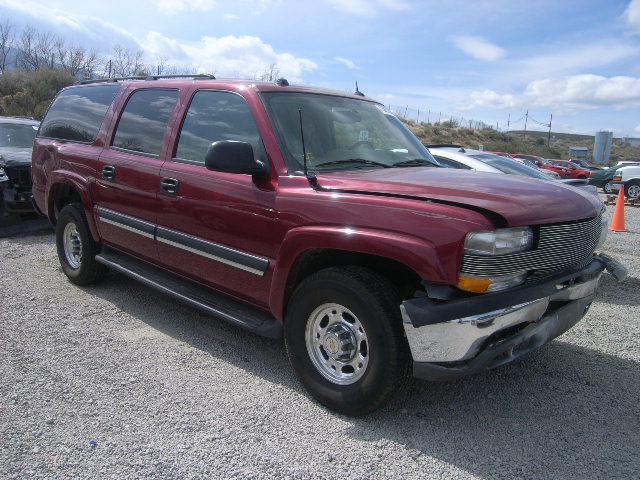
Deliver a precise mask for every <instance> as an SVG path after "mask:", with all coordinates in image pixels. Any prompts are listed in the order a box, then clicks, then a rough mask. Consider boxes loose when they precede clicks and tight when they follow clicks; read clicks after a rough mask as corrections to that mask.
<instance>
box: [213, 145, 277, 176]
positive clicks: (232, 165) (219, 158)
mask: <svg viewBox="0 0 640 480" xmlns="http://www.w3.org/2000/svg"><path fill="white" fill-rule="evenodd" d="M204 165H205V167H207V169H209V170H214V171H216V172H225V173H242V174H246V175H266V174H267V173H269V169H268V167H267V166H266V165H265V164H264V163H262V162H261V161H259V160H256V159H255V158H254V155H253V147H252V146H251V144H250V143H247V142H238V141H235V140H221V141H219V142H214V143H212V144H211V146H210V147H209V149H208V150H207V154H206V156H205V159H204Z"/></svg>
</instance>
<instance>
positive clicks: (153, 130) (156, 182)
mask: <svg viewBox="0 0 640 480" xmlns="http://www.w3.org/2000/svg"><path fill="white" fill-rule="evenodd" d="M178 95H179V91H178V90H177V89H169V88H144V89H136V90H133V91H132V92H131V93H130V95H129V97H128V99H127V102H126V105H125V107H124V109H123V110H122V113H121V115H120V118H119V119H118V123H117V127H116V128H115V133H114V134H113V136H112V138H111V139H110V145H109V146H108V147H107V148H105V149H104V150H103V152H102V154H101V155H100V169H99V171H98V172H97V177H98V178H97V179H96V184H95V192H94V199H95V203H96V205H97V217H98V222H97V224H98V229H99V231H100V235H101V237H102V239H103V241H104V242H105V243H107V244H110V245H112V246H116V247H118V248H120V249H122V250H125V251H127V252H129V253H132V254H135V255H137V256H141V257H144V258H146V259H157V249H156V244H155V239H154V232H155V222H156V211H157V197H158V190H159V186H160V168H161V166H162V162H163V154H164V152H165V151H166V143H165V138H168V135H167V130H168V128H167V125H168V123H169V119H170V118H171V115H172V112H173V109H174V107H175V105H176V103H177V99H178Z"/></svg>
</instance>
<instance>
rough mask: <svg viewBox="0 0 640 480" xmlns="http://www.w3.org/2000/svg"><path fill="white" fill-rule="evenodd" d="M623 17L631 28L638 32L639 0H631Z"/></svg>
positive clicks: (639, 22)
mask: <svg viewBox="0 0 640 480" xmlns="http://www.w3.org/2000/svg"><path fill="white" fill-rule="evenodd" d="M623 17H624V19H625V20H626V21H627V23H628V24H629V25H630V26H631V28H633V29H634V30H636V31H638V32H640V0H631V2H630V3H629V6H628V7H627V9H626V10H625V12H624V14H623Z"/></svg>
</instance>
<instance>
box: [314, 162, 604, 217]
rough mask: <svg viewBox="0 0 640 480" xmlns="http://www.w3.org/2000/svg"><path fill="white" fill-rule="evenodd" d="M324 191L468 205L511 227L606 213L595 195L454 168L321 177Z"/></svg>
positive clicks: (557, 184) (557, 186) (540, 182)
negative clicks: (482, 210)
mask: <svg viewBox="0 0 640 480" xmlns="http://www.w3.org/2000/svg"><path fill="white" fill-rule="evenodd" d="M317 178H318V183H319V185H320V186H321V187H322V188H323V189H327V190H343V191H352V192H362V193H379V194H384V195H399V196H405V197H415V198H422V199H425V200H435V201H441V202H446V203H455V204H462V205H468V206H472V207H475V208H481V209H484V210H489V211H491V212H494V213H497V214H499V215H501V216H502V217H503V218H504V219H506V220H507V222H508V224H509V225H511V226H520V225H537V224H544V223H556V222H567V221H571V220H579V219H583V218H591V217H594V216H596V215H597V214H598V213H600V210H601V209H602V202H600V200H599V199H598V198H596V196H595V195H592V194H591V193H585V192H582V191H580V190H579V189H576V188H572V187H566V186H563V185H562V184H561V183H559V182H554V181H545V180H535V179H530V178H525V177H519V176H517V175H507V174H503V173H484V172H477V171H473V172H472V171H467V170H457V169H452V168H388V169H386V168H385V169H376V170H352V171H349V172H332V173H322V172H318V173H317Z"/></svg>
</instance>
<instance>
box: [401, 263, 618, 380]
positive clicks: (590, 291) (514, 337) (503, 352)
mask: <svg viewBox="0 0 640 480" xmlns="http://www.w3.org/2000/svg"><path fill="white" fill-rule="evenodd" d="M605 269H607V270H608V271H609V272H610V273H611V274H612V275H613V276H614V277H615V278H616V279H618V280H622V279H624V277H625V276H626V274H627V270H626V268H625V267H624V266H622V265H621V264H620V263H619V262H617V261H615V260H614V259H612V258H611V257H609V256H607V255H604V254H600V255H596V256H595V257H594V259H593V261H592V262H591V263H589V265H587V266H586V267H584V268H582V269H579V270H575V271H572V272H568V273H564V274H561V275H556V276H554V277H552V278H550V279H548V280H546V281H544V282H543V283H536V284H534V285H526V286H522V287H519V288H516V289H513V290H511V291H509V292H500V293H495V294H488V295H482V296H475V297H469V298H463V299H458V300H450V301H446V302H442V301H437V300H432V299H430V298H426V297H423V298H414V299H411V300H406V301H404V302H403V303H402V305H401V307H400V310H401V313H402V318H403V324H404V329H405V333H406V336H407V340H408V342H409V347H410V348H411V353H412V356H413V360H414V367H413V373H414V376H416V377H418V378H423V379H426V380H450V379H454V378H457V377H461V376H465V375H469V374H472V373H477V372H480V371H482V370H487V369H491V368H495V367H498V366H500V365H503V364H505V363H508V362H510V361H512V360H515V359H516V358H518V357H520V356H522V355H524V354H525V353H527V352H530V351H531V350H533V349H535V348H538V347H540V346H542V345H544V344H546V343H548V342H549V341H551V340H553V339H554V338H556V337H557V336H559V335H561V334H562V333H564V332H566V331H567V330H568V329H570V328H571V327H572V326H573V325H575V324H576V323H577V322H578V321H579V320H580V319H581V318H582V317H583V316H584V314H585V313H586V312H587V310H588V309H589V306H590V305H591V302H592V301H593V298H594V297H595V294H596V291H597V287H598V281H599V279H600V275H601V274H602V272H603V271H604V270H605Z"/></svg>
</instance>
